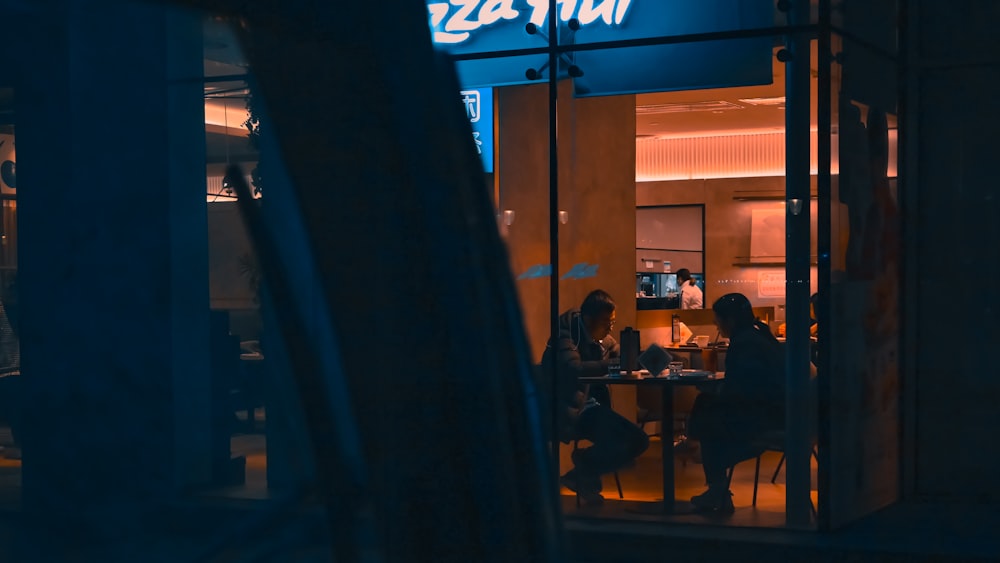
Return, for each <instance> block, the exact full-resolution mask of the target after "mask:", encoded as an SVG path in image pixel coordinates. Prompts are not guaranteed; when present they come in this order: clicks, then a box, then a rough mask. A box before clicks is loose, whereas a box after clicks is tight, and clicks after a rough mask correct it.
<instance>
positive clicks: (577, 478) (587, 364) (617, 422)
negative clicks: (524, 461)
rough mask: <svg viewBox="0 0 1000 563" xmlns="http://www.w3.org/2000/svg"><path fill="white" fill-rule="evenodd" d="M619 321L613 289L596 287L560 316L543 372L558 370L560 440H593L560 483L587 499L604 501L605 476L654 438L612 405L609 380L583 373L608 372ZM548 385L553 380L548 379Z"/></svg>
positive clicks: (615, 352)
mask: <svg viewBox="0 0 1000 563" xmlns="http://www.w3.org/2000/svg"><path fill="white" fill-rule="evenodd" d="M614 326H615V303H614V301H613V300H612V299H611V296H610V295H608V293H607V292H605V291H602V290H600V289H597V290H594V291H592V292H590V294H588V295H587V297H586V298H585V299H584V300H583V304H582V305H581V306H580V308H579V309H571V310H569V311H566V312H565V313H563V314H562V315H561V316H560V317H559V329H560V330H559V338H558V340H556V341H555V342H553V341H552V340H551V339H550V340H549V343H548V345H547V346H546V347H545V353H544V354H543V355H542V373H543V374H544V376H551V374H552V373H553V368H555V369H556V373H557V374H558V375H557V389H558V391H557V392H558V397H557V399H556V401H549V402H547V403H546V404H547V405H551V404H553V403H557V407H556V408H557V409H558V412H557V414H558V415H559V417H560V427H561V428H562V432H561V435H560V436H559V438H560V440H562V441H563V442H566V443H568V442H570V441H571V440H587V441H589V442H591V443H592V444H593V445H592V446H591V447H589V448H580V449H577V450H576V451H575V452H574V453H573V465H574V467H573V469H572V470H570V471H569V472H567V473H566V474H565V475H563V476H562V477H561V478H560V480H559V482H560V484H562V485H563V486H565V487H566V488H568V489H570V490H571V491H574V492H576V493H578V494H579V495H580V498H581V500H583V501H584V502H585V503H587V504H599V503H601V502H603V500H604V497H602V496H601V494H600V493H601V478H600V477H601V475H603V474H605V473H611V472H613V471H616V470H618V469H619V468H620V467H622V466H623V465H625V464H627V463H629V462H631V461H632V460H633V459H635V458H636V457H638V456H639V455H640V454H642V452H644V451H646V448H647V447H649V438H648V437H647V436H646V433H645V432H643V431H642V430H641V429H640V428H639V427H638V426H636V425H635V424H633V423H632V422H630V421H629V420H628V419H626V418H625V417H623V416H621V415H619V414H618V413H616V412H615V411H613V410H611V397H610V393H609V392H608V389H607V387H606V386H604V385H592V386H590V388H589V393H588V389H587V387H586V386H585V385H582V384H580V382H579V378H580V377H592V376H601V375H606V374H607V373H608V365H609V363H610V360H611V359H612V358H617V357H618V355H619V349H618V343H617V342H616V341H615V339H614V338H612V337H611V336H610V334H611V329H612V328H613V327H614ZM541 387H542V388H543V389H546V388H551V385H546V384H544V383H543V384H542V385H541Z"/></svg>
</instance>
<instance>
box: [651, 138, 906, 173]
mask: <svg viewBox="0 0 1000 563" xmlns="http://www.w3.org/2000/svg"><path fill="white" fill-rule="evenodd" d="M897 133H898V131H897V130H895V129H890V130H889V155H890V159H889V177H890V178H894V177H896V174H897V170H896V155H897V154H898V153H897V145H898V134H897ZM811 137H812V140H811V144H812V147H813V153H812V157H811V162H810V165H809V170H810V173H811V174H816V172H817V169H818V164H817V159H816V153H815V147H816V142H817V133H816V131H815V130H813V131H812V132H811ZM831 141H832V144H831V149H832V154H831V155H830V156H831V163H830V173H831V174H834V175H836V174H839V173H840V154H839V149H840V142H839V136H838V135H837V134H834V135H833V136H832V139H831ZM784 175H785V132H784V130H770V129H756V130H743V131H722V132H719V131H713V132H705V133H696V134H691V133H688V134H678V135H657V136H642V137H636V141H635V180H636V181H637V182H663V181H675V180H702V179H714V178H758V177H768V176H784Z"/></svg>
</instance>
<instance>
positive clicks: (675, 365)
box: [670, 362, 684, 377]
mask: <svg viewBox="0 0 1000 563" xmlns="http://www.w3.org/2000/svg"><path fill="white" fill-rule="evenodd" d="M683 371H684V362H670V375H671V376H672V377H680V375H681V372H683Z"/></svg>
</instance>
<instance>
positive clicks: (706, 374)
mask: <svg viewBox="0 0 1000 563" xmlns="http://www.w3.org/2000/svg"><path fill="white" fill-rule="evenodd" d="M644 371H645V370H644ZM725 379H726V377H725V374H724V373H723V372H721V371H720V372H710V371H704V370H698V369H686V370H684V372H683V375H682V376H681V377H670V376H666V375H661V376H659V377H650V376H649V374H648V373H646V374H641V375H639V376H638V377H635V376H632V377H622V376H619V377H611V376H609V375H601V376H596V377H581V378H579V381H580V382H581V383H603V384H605V385H698V384H700V383H712V382H715V381H718V382H722V381H724V380H725Z"/></svg>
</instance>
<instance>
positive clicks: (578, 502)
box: [573, 440, 580, 508]
mask: <svg viewBox="0 0 1000 563" xmlns="http://www.w3.org/2000/svg"><path fill="white" fill-rule="evenodd" d="M579 448H580V440H573V452H574V453H575V452H576V450H577V449H579ZM578 483H579V482H578ZM575 495H576V507H577V508H580V488H579V487H577V490H576V491H575Z"/></svg>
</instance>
